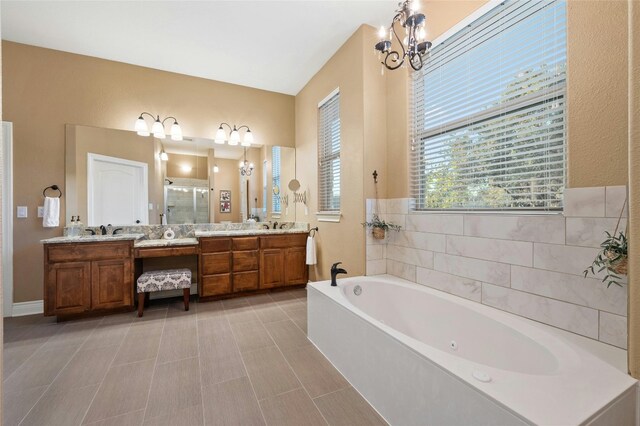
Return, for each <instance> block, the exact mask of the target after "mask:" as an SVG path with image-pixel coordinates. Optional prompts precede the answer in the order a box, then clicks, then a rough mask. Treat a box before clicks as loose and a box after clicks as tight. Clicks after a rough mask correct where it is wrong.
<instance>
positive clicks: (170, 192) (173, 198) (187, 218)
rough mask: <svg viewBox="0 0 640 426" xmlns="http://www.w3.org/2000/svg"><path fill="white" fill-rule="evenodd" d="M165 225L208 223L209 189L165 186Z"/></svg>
mask: <svg viewBox="0 0 640 426" xmlns="http://www.w3.org/2000/svg"><path fill="white" fill-rule="evenodd" d="M164 198H165V206H166V212H165V214H166V215H167V224H169V225H179V224H186V223H208V222H209V189H208V188H199V187H195V188H194V187H188V186H174V185H165V187H164Z"/></svg>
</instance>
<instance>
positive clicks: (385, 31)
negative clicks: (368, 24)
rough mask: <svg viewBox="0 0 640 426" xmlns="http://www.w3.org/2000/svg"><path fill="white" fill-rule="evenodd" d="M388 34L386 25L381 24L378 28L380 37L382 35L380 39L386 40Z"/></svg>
mask: <svg viewBox="0 0 640 426" xmlns="http://www.w3.org/2000/svg"><path fill="white" fill-rule="evenodd" d="M386 36H387V30H385V29H384V25H382V26H380V29H379V30H378V37H380V40H384V38H385V37H386Z"/></svg>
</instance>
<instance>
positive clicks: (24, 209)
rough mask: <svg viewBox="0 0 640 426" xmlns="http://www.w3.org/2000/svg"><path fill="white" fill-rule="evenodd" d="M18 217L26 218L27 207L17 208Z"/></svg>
mask: <svg viewBox="0 0 640 426" xmlns="http://www.w3.org/2000/svg"><path fill="white" fill-rule="evenodd" d="M18 217H19V218H25V217H27V206H18Z"/></svg>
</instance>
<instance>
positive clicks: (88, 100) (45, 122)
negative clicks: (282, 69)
mask: <svg viewBox="0 0 640 426" xmlns="http://www.w3.org/2000/svg"><path fill="white" fill-rule="evenodd" d="M2 55H3V57H2V76H3V79H4V87H3V99H2V101H3V109H4V119H5V120H6V121H11V122H13V125H14V177H15V185H14V204H15V205H25V206H27V207H28V208H29V217H28V218H27V219H20V220H16V221H15V225H14V235H15V238H14V259H15V260H14V277H15V278H14V289H15V290H14V301H15V302H24V301H28V300H39V299H42V282H43V281H42V280H43V273H42V267H41V266H40V265H42V245H41V244H40V243H39V241H40V240H41V239H43V238H49V237H53V236H57V235H61V233H62V230H61V228H58V229H43V228H42V222H41V220H39V219H38V218H36V214H35V212H36V207H37V206H38V205H41V204H42V189H43V188H45V187H46V186H49V185H52V184H53V183H57V184H59V185H61V184H62V182H64V140H65V124H82V125H87V126H95V127H104V128H112V129H122V130H132V128H133V124H134V121H135V119H136V118H137V116H138V115H139V114H140V112H142V111H149V112H151V113H155V114H160V115H161V116H167V115H173V116H175V117H177V118H178V120H179V121H180V125H181V127H182V130H183V132H184V134H186V135H192V136H196V137H209V138H213V136H214V135H215V132H216V129H217V128H218V125H219V124H220V122H222V121H232V122H242V123H247V124H248V125H250V126H251V130H252V131H253V133H254V135H255V137H256V139H259V140H260V142H262V143H265V144H268V145H275V144H278V145H284V146H294V97H293V96H288V95H283V94H278V93H273V92H267V91H263V90H257V89H251V88H248V87H242V86H237V85H233V84H227V83H221V82H216V81H211V80H205V79H201V78H195V77H189V76H185V75H179V74H174V73H169V72H164V71H159V70H153V69H149V68H143V67H138V66H133V65H127V64H123V63H118V62H112V61H107V60H103V59H97V58H91V57H87V56H81V55H74V54H69V53H64V52H59V51H55V50H50V49H42V48H38V47H34V46H27V45H22V44H17V43H12V42H6V41H3V45H2ZM62 189H63V191H65V192H66V190H65V188H62ZM63 204H64V203H63ZM61 214H62V216H63V217H64V216H65V211H64V209H63V211H62V212H61Z"/></svg>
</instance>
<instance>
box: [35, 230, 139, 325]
mask: <svg viewBox="0 0 640 426" xmlns="http://www.w3.org/2000/svg"><path fill="white" fill-rule="evenodd" d="M132 250H133V241H114V242H99V243H71V244H69V243H67V244H48V245H45V247H44V263H45V271H46V273H45V277H44V313H45V315H57V316H59V317H64V316H72V315H78V314H85V313H89V312H93V311H107V310H112V309H126V308H132V307H133V257H132Z"/></svg>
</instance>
